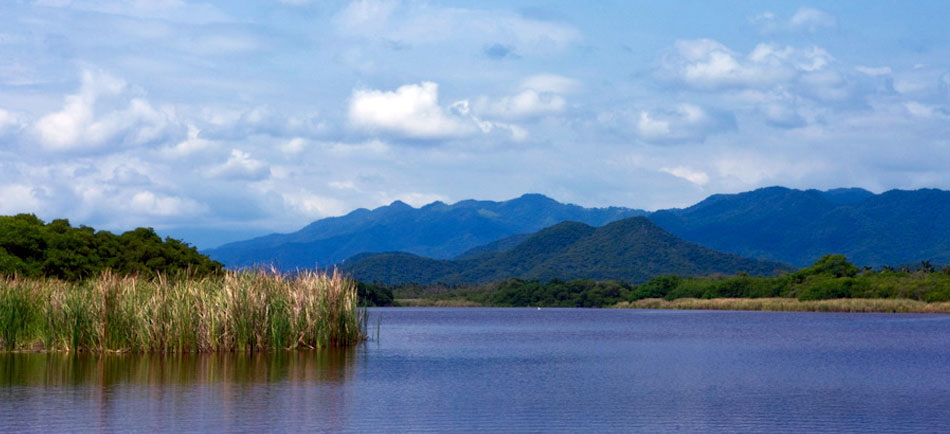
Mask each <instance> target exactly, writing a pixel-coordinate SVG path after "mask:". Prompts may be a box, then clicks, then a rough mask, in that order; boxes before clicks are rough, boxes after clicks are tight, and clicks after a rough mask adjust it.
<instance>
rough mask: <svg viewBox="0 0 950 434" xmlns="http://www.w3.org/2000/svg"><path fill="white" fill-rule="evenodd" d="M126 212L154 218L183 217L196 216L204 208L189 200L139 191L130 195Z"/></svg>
mask: <svg viewBox="0 0 950 434" xmlns="http://www.w3.org/2000/svg"><path fill="white" fill-rule="evenodd" d="M126 211H127V212H132V213H134V214H149V215H156V216H185V215H194V214H198V213H200V212H202V211H204V207H202V206H201V205H200V204H199V203H197V202H195V201H193V200H190V199H182V198H179V197H173V196H167V195H162V194H156V193H154V192H151V191H140V192H138V193H135V194H134V195H132V197H131V199H130V200H129V202H128V208H127V209H126Z"/></svg>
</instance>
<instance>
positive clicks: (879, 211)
mask: <svg viewBox="0 0 950 434" xmlns="http://www.w3.org/2000/svg"><path fill="white" fill-rule="evenodd" d="M650 219H651V220H653V221H654V222H655V223H657V224H658V225H659V226H660V227H662V228H663V229H666V230H667V231H669V232H671V233H673V234H676V235H677V236H679V237H681V238H683V239H686V240H689V241H693V242H696V243H699V244H702V245H704V246H707V247H711V248H714V249H717V250H722V251H725V252H730V253H736V254H739V255H743V256H748V257H754V258H761V259H770V260H775V261H781V262H786V263H789V264H792V265H796V266H800V267H804V266H807V265H809V264H811V263H813V262H814V261H816V260H817V259H818V258H820V257H821V256H822V255H825V254H832V253H840V254H844V255H846V256H847V257H848V258H849V259H850V260H851V261H852V262H854V263H855V264H858V265H862V266H863V265H868V266H879V265H901V264H908V263H918V262H920V261H924V260H929V261H933V262H934V263H950V192H947V191H943V190H934V189H924V190H915V191H904V190H891V191H887V192H884V193H881V194H877V195H875V194H873V193H871V192H868V191H866V190H861V189H837V190H829V191H824V192H823V191H818V190H806V191H802V190H793V189H788V188H783V187H770V188H763V189H759V190H755V191H750V192H747V193H740V194H729V195H722V194H720V195H713V196H710V197H709V198H708V199H706V200H704V201H702V202H700V203H698V204H696V205H693V206H691V207H689V208H685V209H674V210H665V211H657V212H655V213H652V214H651V215H650Z"/></svg>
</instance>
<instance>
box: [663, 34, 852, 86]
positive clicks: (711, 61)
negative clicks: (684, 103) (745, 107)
mask: <svg viewBox="0 0 950 434" xmlns="http://www.w3.org/2000/svg"><path fill="white" fill-rule="evenodd" d="M833 60H834V58H833V57H831V55H830V54H828V53H827V52H826V51H825V50H823V49H821V48H819V47H809V48H803V49H802V48H794V47H790V46H786V47H778V46H775V45H772V44H764V43H763V44H758V45H756V47H755V48H754V49H753V50H752V51H751V52H750V53H749V54H747V55H745V56H742V55H740V54H738V53H736V52H734V51H732V50H730V49H729V48H728V47H726V46H725V45H723V44H721V43H719V42H717V41H713V40H710V39H698V40H681V41H677V42H676V44H675V45H674V47H673V50H672V52H671V53H668V54H667V55H666V56H665V57H664V59H663V68H664V74H672V75H673V76H674V77H677V78H678V79H680V80H682V81H683V82H684V83H686V84H688V85H690V86H692V87H696V88H700V89H717V88H722V87H737V86H738V87H770V86H774V85H776V84H779V83H783V82H788V81H791V80H793V79H796V78H798V77H802V76H805V75H807V74H812V73H817V72H820V71H823V70H824V69H825V68H826V67H827V66H828V65H829V64H830V63H831V62H832V61H833Z"/></svg>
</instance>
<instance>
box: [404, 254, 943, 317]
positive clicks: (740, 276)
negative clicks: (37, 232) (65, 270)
mask: <svg viewBox="0 0 950 434" xmlns="http://www.w3.org/2000/svg"><path fill="white" fill-rule="evenodd" d="M935 268H936V267H933V266H932V265H931V264H930V263H929V262H923V263H921V264H920V265H919V266H916V267H903V268H902V269H899V270H895V269H893V268H890V267H884V268H881V269H880V270H876V271H875V270H872V269H870V268H865V269H863V270H861V269H859V268H858V267H856V266H855V265H853V264H851V263H850V262H848V260H847V259H846V258H845V257H844V256H842V255H826V256H823V257H822V258H821V259H819V260H818V261H816V262H815V263H814V264H813V265H812V266H811V267H807V268H803V269H801V270H798V271H796V272H793V273H787V274H782V275H780V276H772V277H753V276H750V275H748V274H746V273H737V274H734V275H714V276H702V277H680V276H677V275H663V276H658V277H655V278H653V279H650V280H649V281H646V282H644V283H641V284H639V285H631V284H628V283H624V282H618V281H597V280H589V279H576V280H571V281H567V282H564V281H560V280H551V281H547V282H539V281H536V280H534V281H531V280H521V279H507V280H502V281H497V282H493V283H487V284H482V285H476V286H456V287H451V286H445V285H429V286H422V285H401V286H396V287H395V288H394V289H393V291H394V292H395V294H396V297H397V298H413V299H416V298H423V299H432V300H453V299H454V300H465V301H471V302H476V303H481V304H484V305H488V306H546V307H606V306H611V305H614V304H616V303H618V302H621V301H636V300H642V299H656V298H663V299H666V300H676V299H682V298H699V299H716V298H769V297H781V298H789V299H798V300H801V301H808V300H827V299H836V298H864V299H869V298H879V299H910V300H919V301H924V302H940V301H950V267H943V268H941V269H939V270H937V269H935Z"/></svg>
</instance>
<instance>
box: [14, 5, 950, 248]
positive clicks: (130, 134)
mask: <svg viewBox="0 0 950 434" xmlns="http://www.w3.org/2000/svg"><path fill="white" fill-rule="evenodd" d="M947 17H950V2H946V1H943V0H939V1H924V0H921V1H876V0H860V1H836V2H820V3H819V2H815V3H802V2H797V1H793V2H787V1H775V2H770V1H761V0H755V1H742V0H729V1H703V2H696V1H662V2H658V1H652V2H641V1H632V0H624V1H609V0H607V1H597V2H577V1H563V2H557V1H554V2H546V1H511V0H507V1H492V0H486V1H477V2H475V1H469V2H461V1H400V0H358V1H352V2H348V1H333V0H320V1H309V0H256V1H251V0H243V1H235V0H228V1H190V0H151V1H148V0H126V1H119V0H6V1H3V2H0V215H10V214H16V213H34V214H36V215H37V216H39V217H40V218H42V219H45V220H51V219H54V218H68V219H69V220H70V221H71V222H72V223H73V224H74V225H78V224H85V225H90V226H93V227H95V228H97V229H107V230H113V231H124V230H129V229H132V228H134V227H138V226H147V227H153V228H155V229H156V230H157V231H158V232H159V233H160V234H165V235H171V236H174V237H176V238H182V239H184V240H185V241H187V242H190V243H192V244H194V245H197V246H198V247H200V248H208V247H214V246H216V245H218V244H221V243H224V242H227V241H234V240H238V239H244V238H247V237H250V236H252V235H259V234H264V233H270V232H289V231H293V230H296V229H299V228H300V227H302V226H304V225H305V224H307V223H309V222H311V221H313V220H316V219H319V218H324V217H329V216H338V215H343V214H345V213H347V212H349V211H351V210H353V209H356V208H360V207H364V208H375V207H378V206H382V205H385V204H388V203H391V202H393V201H395V200H402V201H404V202H406V203H409V204H411V205H414V206H421V205H424V204H427V203H430V202H433V201H437V200H441V201H444V202H447V203H452V202H456V201H459V200H464V199H470V198H475V199H485V200H507V199H511V198H514V197H518V196H520V195H522V194H524V193H529V192H531V193H542V194H545V195H548V196H550V197H552V198H554V199H556V200H559V201H561V202H569V203H576V204H579V205H583V206H598V207H600V206H626V207H632V208H641V209H647V210H655V209H662V208H670V207H683V206H688V205H691V204H693V203H695V202H698V201H700V200H702V199H703V198H705V197H707V196H709V195H711V194H716V193H736V192H742V191H748V190H752V189H755V188H759V187H764V186H772V185H782V186H787V187H792V188H801V189H808V188H817V189H829V188H837V187H863V188H866V189H869V190H871V191H875V192H881V191H885V190H889V189H895V188H898V189H917V188H930V187H932V188H944V189H947V188H950V170H947V169H946V168H948V167H950V32H948V31H946V25H947Z"/></svg>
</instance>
